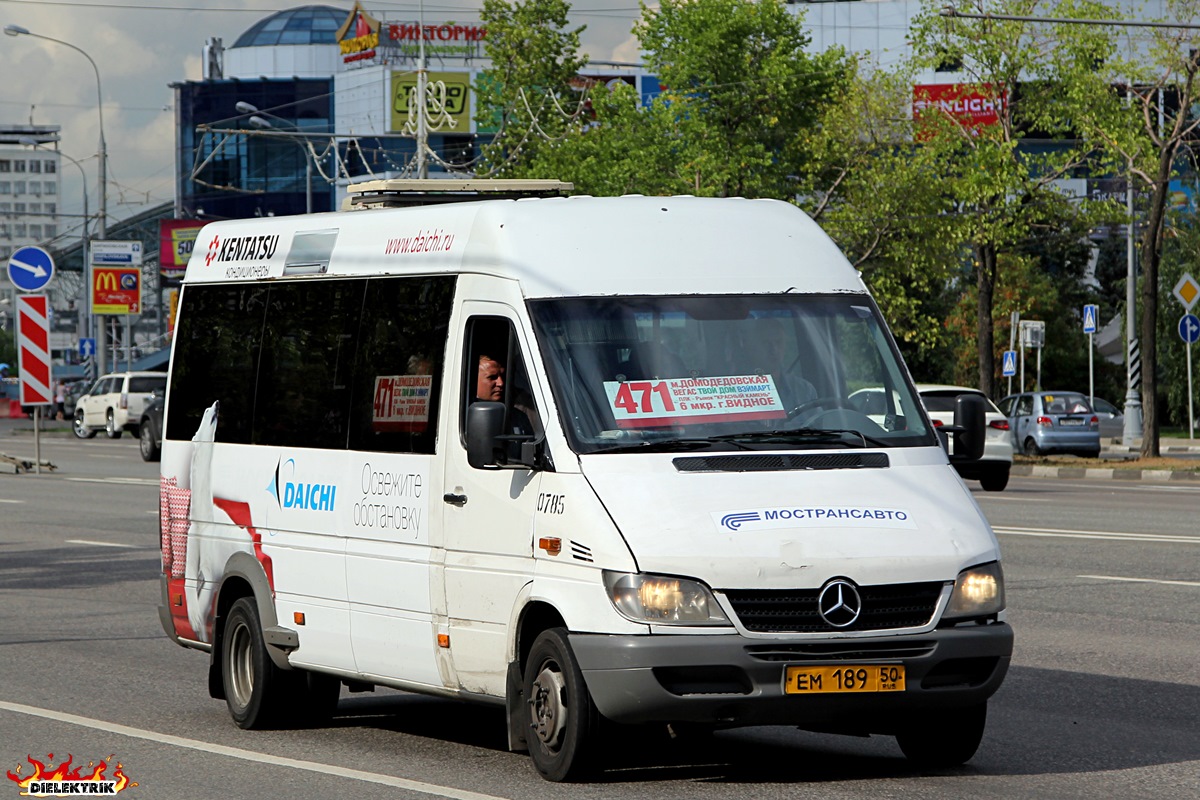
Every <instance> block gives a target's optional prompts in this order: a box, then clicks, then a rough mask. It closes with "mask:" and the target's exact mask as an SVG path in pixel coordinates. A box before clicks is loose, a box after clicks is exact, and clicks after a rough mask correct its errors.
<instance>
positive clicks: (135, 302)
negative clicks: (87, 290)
mask: <svg viewBox="0 0 1200 800" xmlns="http://www.w3.org/2000/svg"><path fill="white" fill-rule="evenodd" d="M92 313H93V314H140V313H142V270H141V267H104V266H100V265H97V264H93V265H92Z"/></svg>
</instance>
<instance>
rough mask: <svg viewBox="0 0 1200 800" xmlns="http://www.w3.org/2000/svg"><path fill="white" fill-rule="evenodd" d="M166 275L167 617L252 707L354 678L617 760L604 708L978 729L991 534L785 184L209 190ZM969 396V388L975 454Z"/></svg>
mask: <svg viewBox="0 0 1200 800" xmlns="http://www.w3.org/2000/svg"><path fill="white" fill-rule="evenodd" d="M386 194H387V192H386V190H382V191H377V192H375V193H374V195H373V199H374V200H376V201H377V200H378V199H379V198H380V197H381V196H385V195H386ZM384 204H385V205H386V203H384ZM179 309H180V310H179V321H178V325H177V328H176V334H175V341H174V349H173V352H172V358H171V368H170V387H169V388H170V391H169V392H168V393H167V409H166V417H165V432H164V436H163V443H162V477H161V488H162V496H161V507H160V512H161V513H160V517H161V522H162V526H161V534H162V554H163V595H162V606H161V608H160V612H161V619H162V623H163V627H164V629H165V630H166V632H167V634H168V635H169V636H170V637H172V638H173V639H174V640H175V641H176V642H178V643H179V644H181V645H184V646H186V647H190V648H195V649H198V650H202V651H205V652H207V653H209V654H210V670H209V680H208V688H209V691H210V693H211V694H212V696H213V697H216V698H223V699H224V700H225V701H226V702H227V704H228V707H229V710H230V713H231V714H232V716H233V719H234V721H235V722H236V724H238V725H239V726H241V727H243V728H258V727H265V726H277V725H282V724H287V723H290V722H294V721H296V720H299V719H306V720H309V721H311V720H312V719H319V718H321V717H323V716H328V715H329V714H331V713H333V712H334V711H335V710H336V705H337V701H338V696H339V691H340V688H341V685H342V684H343V683H345V684H347V685H349V686H350V687H352V688H354V689H362V688H366V687H372V686H386V687H393V688H398V689H402V690H408V691H412V692H421V693H427V694H432V695H439V696H444V697H453V698H459V699H463V700H469V701H475V702H480V703H489V704H496V705H499V706H503V707H504V708H506V709H507V714H508V737H509V746H510V748H511V749H513V750H517V751H528V752H529V754H530V755H531V757H532V761H533V764H534V765H535V767H536V768H537V770H538V771H539V772H540V773H541V774H542V775H543V776H545V777H546V778H548V779H550V780H556V781H560V780H575V779H580V778H581V777H583V776H586V775H588V774H591V772H592V770H594V769H596V768H598V767H603V766H604V765H603V763H600V761H599V759H598V755H599V754H600V753H602V752H604V749H605V748H604V744H603V742H599V743H598V742H597V738H598V737H597V732H598V731H599V730H600V729H601V726H602V725H603V726H608V725H609V724H619V725H648V724H654V725H667V724H674V725H677V726H678V725H687V726H688V727H691V728H724V727H733V726H747V725H767V724H787V725H795V726H799V727H801V728H805V729H810V730H816V731H823V732H830V733H845V734H853V735H865V734H884V735H890V736H895V737H896V739H897V740H898V742H899V745H900V748H901V749H902V750H903V752H904V753H905V754H906V755H907V756H908V757H909V758H910V759H912V760H913V761H915V762H918V763H920V764H923V765H935V766H939V765H955V764H959V763H962V762H964V761H966V760H967V759H969V758H971V756H972V755H973V754H974V753H975V751H976V748H977V747H978V745H979V742H980V739H981V737H982V734H983V730H984V725H985V720H986V710H987V702H988V698H989V697H990V696H991V695H992V694H993V693H994V692H995V691H996V689H997V688H998V687H999V686H1000V683H1001V681H1002V680H1003V678H1004V675H1005V672H1006V671H1007V669H1008V664H1009V659H1010V655H1011V652H1012V644H1013V636H1012V632H1011V629H1010V627H1009V626H1008V624H1007V623H1006V622H1005V600H1004V577H1003V572H1002V570H1001V564H1000V550H999V546H998V544H997V540H996V537H995V535H994V534H993V532H992V530H991V528H990V527H989V525H988V523H987V520H986V519H985V518H984V516H983V514H982V513H981V512H980V510H979V508H978V506H977V505H976V503H975V501H974V500H973V499H972V497H971V494H970V492H969V491H968V490H967V489H966V488H965V486H964V485H963V483H962V481H960V480H959V479H958V477H957V475H956V474H955V471H954V469H953V467H952V466H951V464H950V461H949V459H948V456H947V453H946V450H945V449H944V448H943V446H942V445H941V444H940V442H939V438H938V436H937V435H936V433H935V430H934V428H933V426H932V424H931V423H930V420H929V418H928V416H927V414H926V413H925V412H924V411H923V410H922V407H921V404H920V402H918V401H917V399H916V394H915V391H914V388H913V384H912V381H911V379H910V377H909V374H908V371H907V370H906V368H905V366H904V364H903V362H902V361H901V358H900V356H899V353H898V352H897V349H896V346H895V343H894V342H893V341H892V338H891V336H890V334H889V333H888V330H887V327H886V326H885V324H884V322H883V319H882V318H881V316H880V313H879V310H878V308H877V307H876V305H875V302H874V301H873V300H872V298H871V296H870V294H869V293H868V292H867V289H866V288H865V286H864V284H863V281H862V279H861V278H860V276H859V274H858V273H857V272H856V271H855V270H854V269H852V268H851V266H850V264H849V263H848V262H847V261H846V259H845V258H844V257H843V256H842V254H841V253H840V252H839V251H838V249H837V248H836V247H835V246H834V245H833V243H832V242H831V241H830V240H829V238H828V237H827V236H826V235H825V234H824V233H823V232H822V231H821V230H820V229H819V228H818V227H817V226H816V225H815V224H814V223H813V222H812V221H811V220H810V219H809V218H808V217H807V216H805V215H804V214H803V213H802V212H801V211H799V210H798V209H796V208H795V207H794V206H791V205H789V204H786V203H782V202H777V201H770V200H744V199H704V198H695V197H632V196H631V197H616V198H597V197H557V198H545V197H542V198H534V199H519V200H512V199H508V200H484V201H475V202H458V203H443V204H439V205H426V206H421V207H415V208H374V209H362V210H351V211H343V212H337V213H332V214H319V215H309V216H299V217H290V218H284V217H276V218H260V219H248V220H234V221H227V222H217V223H213V224H211V225H209V226H207V227H205V228H204V229H203V231H202V232H201V233H200V235H199V237H198V239H197V244H196V249H195V252H194V253H193V255H192V258H191V262H190V263H189V265H188V268H187V274H186V278H185V281H184V288H183V291H182V297H181V299H180V306H179ZM866 388H877V389H879V390H881V391H882V394H883V396H884V397H885V398H892V399H891V400H890V404H889V405H888V407H885V408H883V409H882V410H881V411H880V413H878V414H875V415H872V416H868V415H866V414H864V413H862V412H860V411H857V410H855V409H854V408H853V407H852V405H851V403H849V402H848V399H847V398H849V397H850V395H851V394H853V393H855V392H858V391H860V390H862V389H866ZM897 398H898V400H897ZM983 426H984V423H983V408H982V406H981V405H980V404H978V403H973V402H971V400H970V399H969V398H968V399H964V400H963V401H962V402H960V404H959V408H958V410H957V413H956V417H955V425H953V426H948V427H947V428H944V429H943V430H950V431H951V432H952V433H953V435H955V436H957V437H958V440H957V445H956V448H955V452H956V453H958V454H962V455H961V456H958V455H956V456H955V457H956V458H957V457H974V458H978V456H979V453H980V452H981V449H982V445H983Z"/></svg>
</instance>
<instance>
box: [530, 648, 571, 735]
mask: <svg viewBox="0 0 1200 800" xmlns="http://www.w3.org/2000/svg"><path fill="white" fill-rule="evenodd" d="M566 689H567V685H566V681H564V680H563V676H562V672H560V671H559V670H558V665H557V664H555V663H554V662H547V663H546V664H543V665H542V670H541V672H539V673H538V676H537V678H535V679H534V681H533V685H532V686H530V697H529V716H530V727H531V728H533V731H534V733H535V734H536V735H537V738H538V741H540V742H541V743H542V744H544V745H545V746H546V747H547V748H549V749H550V750H557V749H558V748H559V746H560V744H561V739H562V732H563V729H564V728H566V725H567V706H566V704H565V703H564V702H563V695H564V694H565V692H566Z"/></svg>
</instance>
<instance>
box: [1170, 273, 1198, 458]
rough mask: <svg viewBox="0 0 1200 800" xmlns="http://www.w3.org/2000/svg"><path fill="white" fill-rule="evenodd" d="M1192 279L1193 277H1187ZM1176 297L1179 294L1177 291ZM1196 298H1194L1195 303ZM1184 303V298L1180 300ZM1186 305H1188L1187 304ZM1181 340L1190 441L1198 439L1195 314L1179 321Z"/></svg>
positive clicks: (1196, 326) (1196, 329) (1196, 333)
mask: <svg viewBox="0 0 1200 800" xmlns="http://www.w3.org/2000/svg"><path fill="white" fill-rule="evenodd" d="M1185 277H1188V278H1190V277H1191V276H1190V275H1188V276H1185ZM1175 293H1176V295H1178V294H1179V291H1178V289H1176V292H1175ZM1195 299H1196V296H1195V295H1193V296H1192V300H1193V303H1194V301H1195ZM1180 300H1181V301H1182V300H1183V298H1180ZM1185 305H1186V304H1185ZM1179 338H1181V339H1183V349H1184V352H1185V353H1186V354H1187V376H1188V388H1187V395H1188V439H1194V438H1196V418H1195V417H1194V416H1193V415H1192V406H1193V401H1192V344H1193V343H1194V342H1195V341H1196V340H1197V339H1200V318H1198V317H1197V316H1196V315H1195V314H1184V315H1183V316H1182V317H1181V318H1180V319H1179Z"/></svg>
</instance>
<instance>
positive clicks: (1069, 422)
mask: <svg viewBox="0 0 1200 800" xmlns="http://www.w3.org/2000/svg"><path fill="white" fill-rule="evenodd" d="M1058 424H1059V425H1064V426H1067V425H1071V426H1074V425H1082V424H1083V420H1081V419H1060V420H1059V421H1058Z"/></svg>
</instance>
